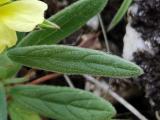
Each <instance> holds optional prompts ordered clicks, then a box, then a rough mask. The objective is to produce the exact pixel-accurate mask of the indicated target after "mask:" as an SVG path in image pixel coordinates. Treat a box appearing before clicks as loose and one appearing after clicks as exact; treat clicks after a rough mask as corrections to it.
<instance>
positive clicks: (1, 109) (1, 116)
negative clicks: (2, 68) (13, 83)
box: [0, 83, 7, 120]
mask: <svg viewBox="0 0 160 120" xmlns="http://www.w3.org/2000/svg"><path fill="white" fill-rule="evenodd" d="M0 120H7V100H6V94H5V88H4V86H3V85H2V84H1V83H0Z"/></svg>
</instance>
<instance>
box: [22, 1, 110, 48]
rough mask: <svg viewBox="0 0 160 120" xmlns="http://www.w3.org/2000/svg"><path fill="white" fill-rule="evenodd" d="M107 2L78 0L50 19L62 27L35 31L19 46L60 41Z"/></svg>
mask: <svg viewBox="0 0 160 120" xmlns="http://www.w3.org/2000/svg"><path fill="white" fill-rule="evenodd" d="M107 2H108V0H78V1H77V2H75V3H74V4H72V5H70V6H69V7H67V8H65V9H64V10H62V11H60V12H58V13H57V14H56V15H54V16H53V17H51V18H50V19H49V20H50V21H51V22H53V23H55V24H57V25H58V26H60V28H61V29H59V30H39V31H34V32H32V33H30V34H29V35H28V36H27V37H25V38H24V39H23V41H21V42H20V44H19V46H31V45H42V44H45V45H46V44H54V43H58V42H59V41H60V40H62V39H64V38H65V37H67V36H69V35H70V34H72V33H73V32H75V31H76V30H78V29H79V28H80V27H82V26H83V25H84V24H85V23H86V22H87V21H88V20H89V19H90V18H92V17H93V16H95V15H96V14H98V13H99V12H100V11H102V9H103V8H104V7H105V5H106V4H107Z"/></svg>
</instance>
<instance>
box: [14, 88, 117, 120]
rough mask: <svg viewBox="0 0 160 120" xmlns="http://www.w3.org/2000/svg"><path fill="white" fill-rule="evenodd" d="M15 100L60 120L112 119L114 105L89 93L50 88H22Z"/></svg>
mask: <svg viewBox="0 0 160 120" xmlns="http://www.w3.org/2000/svg"><path fill="white" fill-rule="evenodd" d="M11 95H12V97H13V100H14V101H15V102H17V103H19V105H21V106H22V107H24V108H27V109H30V110H32V111H34V112H37V113H39V114H41V115H43V116H46V117H49V118H53V119H57V120H110V119H111V118H112V117H113V116H114V115H115V113H116V112H115V109H114V108H113V106H112V105H111V104H110V103H109V102H107V101H105V100H103V99H101V98H99V97H96V96H94V95H92V94H91V93H89V92H85V91H82V90H78V89H71V88H64V87H49V86H18V87H15V88H13V89H12V90H11Z"/></svg>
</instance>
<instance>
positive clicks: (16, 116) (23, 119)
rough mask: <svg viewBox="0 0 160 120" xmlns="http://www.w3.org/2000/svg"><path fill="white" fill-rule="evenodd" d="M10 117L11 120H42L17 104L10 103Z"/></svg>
mask: <svg viewBox="0 0 160 120" xmlns="http://www.w3.org/2000/svg"><path fill="white" fill-rule="evenodd" d="M8 107H9V115H10V118H11V120H41V118H40V117H39V115H37V114H36V113H34V112H31V111H30V110H27V109H25V108H22V107H20V106H19V105H18V104H17V103H15V102H12V101H11V102H10V103H9V106H8Z"/></svg>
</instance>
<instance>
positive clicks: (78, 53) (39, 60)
mask: <svg viewBox="0 0 160 120" xmlns="http://www.w3.org/2000/svg"><path fill="white" fill-rule="evenodd" d="M8 56H9V57H10V58H11V59H12V60H13V61H15V62H18V63H21V64H23V65H26V66H30V67H35V68H41V69H44V70H47V71H54V72H61V73H67V74H92V75H101V76H108V77H118V78H127V77H135V76H138V75H141V74H142V73H143V71H142V69H141V68H140V67H138V66H137V65H135V64H133V63H131V62H129V61H126V60H123V59H122V58H120V57H117V56H114V55H110V54H106V53H104V52H100V51H96V50H90V49H84V48H77V47H70V46H63V45H48V46H47V45H42V46H30V47H19V48H15V49H12V50H10V51H9V52H8Z"/></svg>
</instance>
